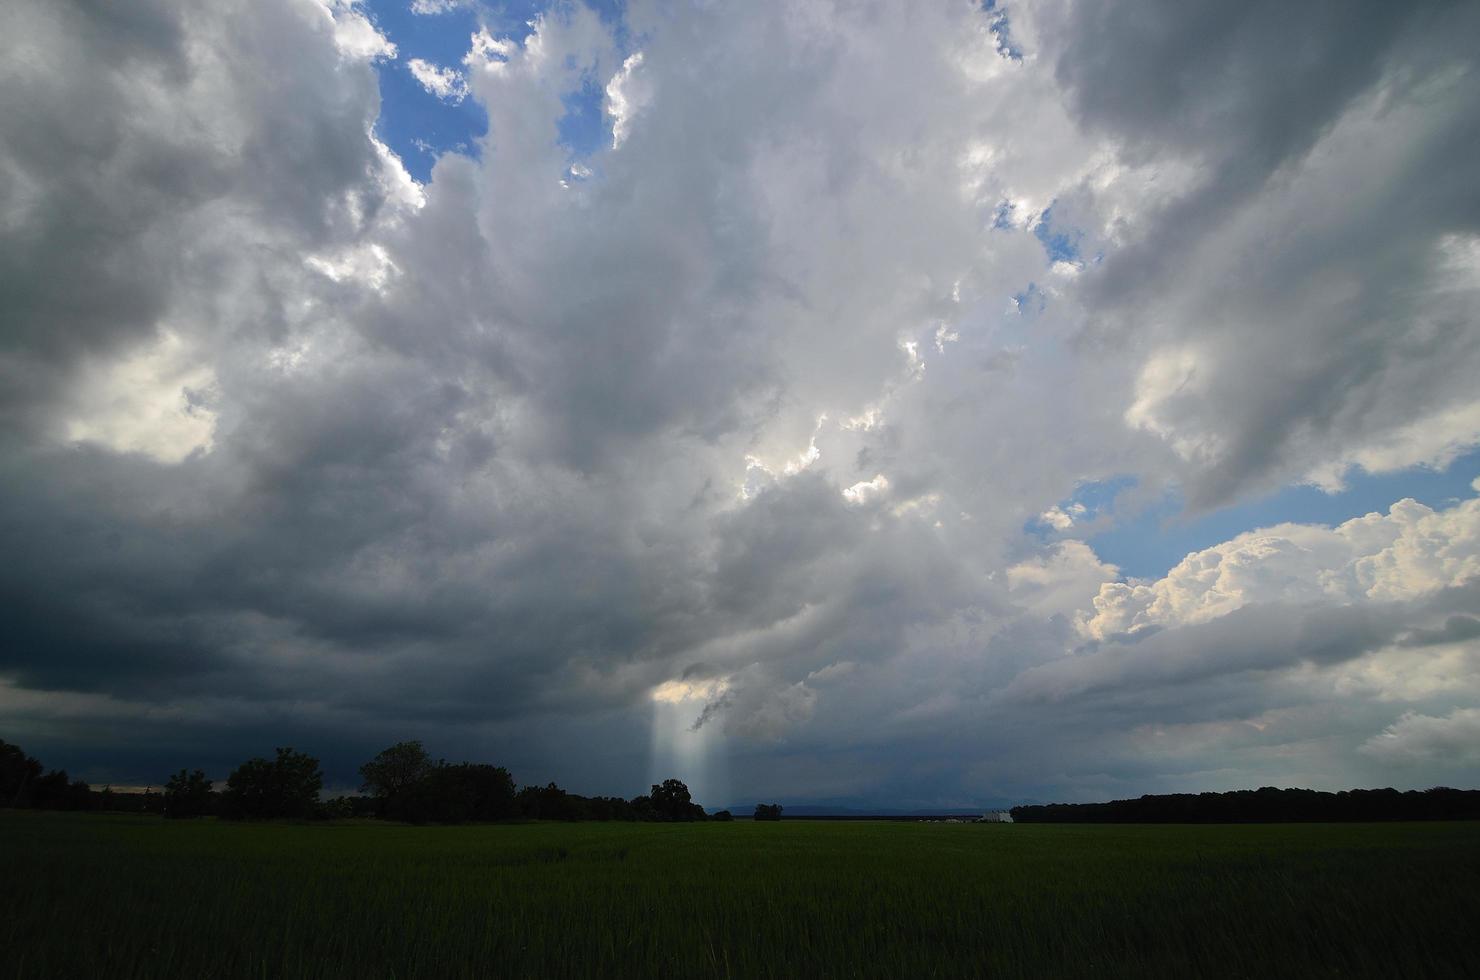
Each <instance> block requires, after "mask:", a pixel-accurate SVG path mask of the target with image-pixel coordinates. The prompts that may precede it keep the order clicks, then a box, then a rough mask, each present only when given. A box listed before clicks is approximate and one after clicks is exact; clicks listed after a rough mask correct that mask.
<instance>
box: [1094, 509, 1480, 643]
mask: <svg viewBox="0 0 1480 980" xmlns="http://www.w3.org/2000/svg"><path fill="white" fill-rule="evenodd" d="M1477 577H1480V500H1477V499H1470V500H1466V501H1464V502H1462V503H1460V504H1459V505H1457V506H1455V507H1451V508H1448V509H1445V510H1440V511H1435V510H1433V509H1432V508H1429V507H1426V506H1424V505H1423V504H1420V503H1418V502H1417V501H1415V500H1401V501H1399V502H1397V503H1395V504H1393V506H1392V507H1391V508H1390V509H1389V511H1388V513H1387V514H1376V513H1374V514H1368V515H1367V516H1365V517H1358V518H1354V519H1352V520H1350V521H1347V522H1346V523H1344V524H1339V525H1337V526H1336V527H1332V528H1328V527H1321V526H1312V525H1301V524H1284V525H1279V526H1276V527H1272V528H1262V529H1259V530H1256V531H1249V532H1247V533H1245V534H1240V535H1239V536H1237V537H1235V538H1233V539H1231V540H1229V541H1226V542H1224V543H1222V544H1219V545H1216V546H1214V547H1212V548H1208V549H1205V550H1203V551H1199V552H1196V553H1194V554H1190V555H1188V556H1187V557H1186V558H1184V559H1183V560H1182V561H1181V562H1180V563H1178V565H1177V566H1176V567H1175V568H1173V569H1172V570H1171V571H1170V572H1168V573H1167V575H1166V577H1164V578H1161V579H1158V580H1157V581H1155V582H1148V583H1139V582H1107V583H1105V584H1104V585H1103V586H1101V588H1100V591H1099V594H1098V595H1097V596H1096V597H1095V599H1094V612H1093V614H1092V615H1088V616H1086V617H1084V618H1083V619H1082V620H1081V622H1080V628H1081V629H1082V630H1083V631H1084V633H1085V634H1087V635H1088V636H1092V637H1096V638H1100V639H1104V638H1106V637H1109V636H1113V635H1115V634H1122V633H1131V632H1135V631H1137V630H1142V629H1146V628H1148V627H1153V626H1157V627H1165V626H1180V625H1183V624H1187V623H1200V622H1207V621H1208V620H1210V619H1215V618H1217V617H1219V616H1224V615H1227V614H1228V613H1230V612H1232V611H1234V610H1235V609H1239V608H1241V607H1243V606H1246V605H1249V604H1251V603H1259V602H1322V601H1324V602H1332V603H1339V604H1349V603H1352V602H1356V601H1359V600H1363V599H1373V600H1395V599H1411V598H1414V597H1417V596H1420V595H1423V594H1425V593H1428V592H1433V591H1435V590H1438V589H1443V588H1448V587H1454V586H1458V585H1462V584H1463V583H1465V582H1467V581H1469V580H1471V579H1474V578H1477Z"/></svg>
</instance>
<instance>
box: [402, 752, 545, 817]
mask: <svg viewBox="0 0 1480 980" xmlns="http://www.w3.org/2000/svg"><path fill="white" fill-rule="evenodd" d="M516 812H517V811H516V802H515V794H514V777H513V776H511V775H509V770H507V769H504V768H502V767H500V766H489V765H478V764H475V763H471V762H464V763H460V764H458V765H448V764H447V763H445V762H440V763H438V764H437V765H435V766H432V767H431V768H430V769H429V770H428V771H427V773H426V774H425V775H424V776H422V778H421V779H420V780H418V781H417V782H416V783H413V784H412V785H410V786H408V787H406V788H405V789H403V790H402V791H401V792H400V793H399V794H397V795H396V796H394V797H391V798H390V799H388V800H387V801H386V803H385V806H384V808H383V809H382V813H383V814H384V815H385V816H387V817H389V818H391V819H392V820H404V821H406V822H408V823H467V822H469V821H477V822H487V821H491V820H506V819H508V818H509V817H512V816H514V815H515V814H516Z"/></svg>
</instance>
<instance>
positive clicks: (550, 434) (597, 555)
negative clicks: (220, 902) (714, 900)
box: [0, 0, 1480, 805]
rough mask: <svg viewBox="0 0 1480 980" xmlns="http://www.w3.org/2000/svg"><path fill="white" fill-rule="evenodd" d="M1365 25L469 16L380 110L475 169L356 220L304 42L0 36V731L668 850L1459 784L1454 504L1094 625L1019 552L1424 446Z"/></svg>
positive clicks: (1110, 603)
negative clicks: (1091, 501)
mask: <svg viewBox="0 0 1480 980" xmlns="http://www.w3.org/2000/svg"><path fill="white" fill-rule="evenodd" d="M456 6H458V5H455V4H447V3H426V2H421V0H418V2H417V4H416V5H415V7H416V9H417V11H418V12H419V13H424V14H425V15H426V16H428V17H436V16H441V13H439V12H441V11H445V10H447V9H451V8H453V7H456ZM1366 7H1367V8H1370V9H1365V12H1362V11H1356V10H1354V9H1353V7H1352V5H1351V4H1343V3H1312V4H1303V5H1299V6H1298V8H1290V7H1289V6H1288V5H1281V4H1265V3H1254V4H1231V3H1217V2H1205V3H1192V4H1178V3H1170V2H1162V0H1135V2H1132V3H1128V4H1121V5H1117V8H1116V11H1115V14H1114V15H1113V16H1111V15H1110V14H1109V13H1107V12H1106V11H1105V10H1104V9H1103V8H1101V7H1100V6H1099V5H1094V4H1088V3H1068V2H1049V3H1041V4H1028V3H1023V4H1018V3H1010V2H999V3H996V4H988V5H986V9H983V8H982V7H980V6H978V5H974V4H967V3H926V4H920V3H887V2H880V3H857V4H855V3H830V2H820V0H819V2H796V0H787V2H777V3H754V4H743V5H722V4H721V5H705V4H652V3H646V2H633V3H630V4H628V5H627V7H626V9H625V10H624V11H623V12H622V13H621V15H620V17H619V18H617V19H614V18H613V17H611V16H607V17H603V16H599V15H598V14H597V13H596V12H594V11H592V10H590V9H587V8H586V7H584V6H582V5H580V4H557V5H555V6H553V7H552V8H551V9H549V10H548V11H547V12H545V13H544V14H543V15H541V16H540V17H538V18H537V19H536V20H535V21H534V22H533V24H532V26H531V28H530V29H529V30H528V31H527V32H520V33H517V34H512V35H511V34H509V33H507V31H506V30H504V28H503V27H502V26H501V23H500V22H499V21H498V20H497V19H495V18H493V17H492V15H491V14H488V15H487V16H486V17H485V19H483V20H482V22H481V26H480V28H479V30H478V32H477V33H475V34H473V35H472V36H471V37H469V38H468V41H467V45H466V51H467V55H466V58H465V60H464V61H463V62H462V63H461V64H459V65H440V66H439V65H433V64H430V63H428V62H425V61H422V62H420V63H419V64H420V67H419V68H417V67H413V69H412V70H413V71H414V72H416V73H417V74H416V77H417V78H418V79H421V80H422V83H423V84H425V85H428V86H430V89H429V90H430V91H433V92H434V93H435V94H438V95H441V96H442V97H444V98H451V97H452V94H453V93H455V95H456V98H458V99H462V100H470V101H472V102H476V103H477V104H479V105H481V106H482V107H484V108H485V109H486V111H487V115H488V123H489V126H488V132H487V135H486V136H485V137H483V138H482V140H481V142H480V144H479V145H478V146H477V147H476V148H475V149H476V152H472V151H470V152H468V153H459V152H456V151H451V150H449V151H447V152H445V153H444V154H443V155H442V156H441V157H440V159H439V160H438V161H437V163H436V164H435V166H434V168H433V169H432V172H431V179H430V180H429V181H428V182H426V183H419V182H417V181H415V180H413V179H412V177H411V176H410V175H409V174H408V173H407V171H406V169H405V168H404V167H403V166H402V163H401V161H400V160H399V159H398V158H397V157H396V155H395V153H393V152H392V151H391V150H390V149H389V148H388V147H387V146H386V145H385V144H384V143H383V142H381V140H380V138H379V137H378V136H377V128H376V124H377V119H378V117H379V115H380V113H381V103H380V95H379V88H378V83H377V72H378V71H379V70H381V68H383V67H384V66H385V65H387V64H389V63H392V62H395V61H397V59H403V57H404V56H403V55H402V53H401V52H400V51H399V49H398V47H397V45H396V43H395V39H394V38H391V37H387V36H385V35H384V34H383V33H382V31H381V29H380V28H379V26H378V25H377V23H376V21H375V18H374V16H373V12H372V11H370V10H368V9H367V8H366V7H364V6H363V5H361V4H359V3H356V2H353V0H251V2H245V0H243V2H229V0H223V2H219V3H211V4H205V5H199V4H189V3H171V2H164V0H150V2H138V3H131V4H128V5H124V6H122V7H120V6H119V5H116V4H108V3H94V2H87V0H63V2H42V0H16V2H12V3H9V4H7V6H6V9H5V12H4V13H3V14H0V297H3V303H0V381H3V383H0V419H3V429H0V488H3V493H0V551H3V554H4V556H5V560H4V562H3V563H0V601H3V608H4V609H5V610H6V614H5V624H6V627H5V630H4V637H3V641H0V727H3V731H0V734H3V735H4V737H5V738H6V739H7V740H11V741H17V742H20V743H21V744H23V745H25V746H26V748H27V749H28V750H29V751H31V752H32V753H33V754H37V755H39V756H41V757H42V758H44V759H45V760H46V761H47V762H49V763H51V764H53V765H66V766H68V767H69V768H71V769H73V770H74V771H76V772H78V773H80V774H81V775H83V776H85V777H87V778H91V779H94V780H96V781H99V782H103V781H114V782H120V783H148V782H157V781H158V780H159V779H160V778H161V777H162V776H163V775H164V774H166V773H167V772H168V771H171V770H173V769H177V768H178V767H179V766H181V765H189V766H196V765H199V766H202V767H205V768H207V769H210V770H212V772H213V775H215V774H220V773H221V772H222V771H223V770H224V767H226V766H228V765H229V764H231V763H233V762H235V761H238V760H239V759H240V758H242V757H244V756H245V755H247V754H253V753H260V752H262V751H265V750H266V749H267V748H269V747H270V746H271V745H274V744H289V743H292V744H297V745H298V746H299V747H300V748H310V749H313V750H315V751H317V752H319V753H320V754H322V755H323V757H324V759H325V762H326V768H327V769H328V771H329V774H330V777H331V782H336V783H339V784H346V785H347V784H349V783H352V782H353V781H354V777H353V773H354V768H355V766H356V765H357V764H358V763H359V762H360V761H362V760H363V758H365V757H367V753H369V752H373V751H375V750H376V749H378V748H381V747H383V746H384V745H385V744H389V743H390V742H392V741H396V740H398V739H402V738H422V739H423V740H425V741H426V742H427V743H428V745H429V747H431V748H432V749H433V750H434V751H435V752H437V753H438V754H440V755H446V756H448V757H468V758H480V759H481V758H487V759H490V760H492V761H496V762H498V763H500V764H503V765H508V766H510V767H511V768H512V769H513V770H514V772H515V775H516V777H518V778H519V779H520V780H521V781H523V782H543V781H544V780H547V779H557V780H559V781H561V782H562V783H563V784H569V785H570V786H571V788H573V789H576V790H577V791H582V792H589V793H621V794H624V795H631V794H632V793H635V792H637V791H638V790H640V789H641V788H643V787H644V786H645V785H646V783H647V781H649V780H650V779H651V778H655V777H661V776H667V775H678V776H680V777H682V778H685V779H687V780H688V781H689V782H690V784H691V785H693V786H694V787H695V788H696V791H697V793H698V795H699V798H700V799H703V800H704V802H706V803H710V804H714V805H721V804H727V803H732V802H736V801H743V800H745V799H748V798H749V796H751V795H756V794H766V795H769V796H774V797H777V798H782V797H785V798H791V799H840V800H841V799H848V800H866V801H875V802H879V801H885V800H888V801H894V802H899V803H913V804H919V805H971V804H973V803H977V802H981V801H995V800H1018V799H1025V798H1044V797H1050V796H1052V797H1054V798H1085V797H1093V796H1097V795H1103V794H1105V793H1111V792H1146V791H1151V790H1155V789H1219V788H1229V787H1234V786H1244V785H1255V784H1264V783H1268V782H1277V781H1298V782H1300V783H1301V784H1302V785H1313V786H1321V787H1325V788H1337V787H1343V786H1347V785H1354V784H1364V785H1366V784H1373V783H1382V784H1397V785H1405V786H1426V785H1430V784H1431V783H1432V782H1435V781H1452V782H1460V781H1467V780H1468V781H1473V780H1474V779H1475V778H1476V776H1477V775H1480V769H1477V765H1480V762H1477V759H1476V757H1475V755H1474V753H1469V754H1464V753H1459V754H1456V753H1452V752H1448V751H1446V750H1444V747H1445V746H1448V745H1451V744H1454V743H1456V741H1457V740H1460V739H1462V736H1463V733H1465V732H1469V731H1471V730H1473V729H1474V727H1475V718H1474V714H1475V705H1476V704H1477V703H1480V645H1477V639H1480V638H1477V635H1476V631H1475V630H1474V629H1473V628H1472V627H1473V624H1474V622H1475V617H1476V615H1477V614H1480V599H1477V594H1476V588H1477V584H1476V583H1477V582H1480V503H1477V500H1476V498H1475V497H1474V496H1469V497H1465V498H1463V499H1455V500H1452V501H1447V502H1445V503H1443V504H1442V505H1440V506H1425V505H1423V504H1420V503H1417V502H1416V501H1412V500H1398V499H1394V500H1391V501H1389V502H1390V503H1391V504H1392V506H1391V508H1388V509H1386V510H1385V512H1383V513H1374V514H1371V515H1368V516H1366V517H1360V518H1357V519H1355V520H1351V521H1347V522H1344V523H1337V522H1333V525H1334V526H1325V525H1318V524H1310V523H1304V524H1301V523H1271V525H1270V526H1268V527H1261V528H1249V529H1248V530H1247V531H1244V532H1243V533H1240V534H1237V535H1232V536H1230V537H1229V539H1228V540H1226V541H1224V542H1222V543H1220V544H1218V545H1216V546H1214V547H1211V548H1208V549H1205V550H1203V551H1200V552H1197V553H1194V554H1191V555H1189V556H1188V557H1187V559H1186V560H1185V561H1183V562H1182V563H1181V564H1179V565H1177V566H1176V567H1174V568H1172V569H1169V570H1168V572H1167V574H1166V575H1165V576H1162V577H1159V578H1154V579H1148V580H1136V579H1129V578H1127V577H1126V576H1124V575H1122V574H1121V573H1120V570H1119V569H1118V568H1116V567H1115V566H1114V565H1113V564H1111V563H1109V562H1107V561H1105V560H1102V558H1101V557H1100V556H1099V555H1098V554H1097V553H1096V552H1095V550H1094V547H1093V544H1092V542H1088V541H1087V539H1088V538H1089V537H1090V536H1091V535H1092V532H1093V530H1095V529H1097V528H1098V529H1103V527H1104V526H1105V524H1106V523H1107V522H1113V521H1114V520H1117V519H1120V517H1118V516H1117V512H1113V511H1111V510H1106V511H1105V512H1104V513H1103V514H1101V515H1098V516H1095V515H1090V514H1088V513H1087V512H1086V511H1085V509H1084V508H1083V506H1082V505H1081V506H1080V507H1079V509H1077V510H1076V509H1075V508H1074V506H1073V504H1072V503H1071V500H1072V499H1073V497H1074V495H1075V494H1076V492H1077V491H1078V490H1079V489H1080V488H1083V487H1085V486H1091V485H1103V484H1106V483H1108V482H1109V481H1113V480H1120V481H1122V485H1124V486H1127V487H1133V488H1134V489H1132V490H1127V491H1126V492H1125V494H1124V497H1125V501H1126V506H1125V508H1124V510H1123V513H1125V514H1129V513H1132V512H1133V511H1134V506H1135V505H1136V501H1140V502H1141V504H1144V503H1145V501H1148V500H1151V499H1153V498H1156V497H1157V496H1158V495H1161V494H1165V493H1169V492H1171V493H1177V494H1180V495H1181V497H1182V499H1185V501H1186V506H1187V509H1188V513H1189V514H1193V515H1195V514H1199V513H1204V512H1207V511H1209V510H1212V509H1216V508H1219V507H1226V506H1229V505H1233V504H1238V503H1240V502H1245V501H1249V500H1252V499H1256V498H1257V497H1259V495H1261V494H1264V493H1266V492H1268V491H1270V490H1273V489H1276V488H1279V487H1283V486H1289V485H1292V484H1315V485H1317V486H1320V487H1323V488H1325V489H1326V490H1329V491H1333V492H1334V491H1336V490H1337V489H1339V488H1340V487H1342V486H1343V485H1345V484H1346V483H1347V482H1349V481H1350V480H1352V479H1354V478H1356V477H1359V476H1361V475H1363V474H1375V473H1402V472H1405V471H1408V470H1410V469H1411V468H1413V467H1430V468H1443V467H1446V466H1449V465H1451V464H1454V462H1455V461H1456V460H1465V459H1469V458H1470V457H1468V456H1466V454H1467V453H1469V452H1471V451H1472V450H1473V449H1474V448H1475V447H1476V446H1477V445H1480V400H1477V394H1476V389H1475V385H1474V378H1476V377H1480V326H1477V320H1480V174H1477V171H1476V169H1475V167H1474V166H1473V159H1472V157H1473V152H1474V147H1475V146H1477V145H1480V64H1477V60H1476V57H1475V55H1474V52H1475V51H1476V50H1477V49H1480V10H1477V9H1476V8H1475V6H1474V5H1469V4H1461V3H1443V2H1434V3H1413V4H1405V5H1397V6H1394V5H1391V4H1371V5H1366ZM459 9H461V8H459ZM485 13H486V12H485ZM480 16H484V15H482V14H480ZM438 86H442V87H443V88H445V89H446V92H443V91H442V89H441V88H439V87H438ZM592 92H594V93H597V96H596V97H597V98H599V100H600V108H601V112H602V119H603V125H605V126H608V127H610V138H609V139H605V140H603V142H602V145H601V146H600V147H598V148H597V149H596V150H594V151H592V152H590V153H586V154H578V153H577V152H576V151H575V150H573V149H572V148H571V146H569V145H567V144H566V143H563V142H562V138H561V128H560V127H561V121H562V119H563V118H564V117H565V115H566V113H567V112H568V111H569V104H570V102H571V100H572V99H575V98H578V97H580V96H581V95H582V93H592ZM430 97H431V96H429V98H430ZM1462 465H1463V464H1462ZM1472 492H1480V489H1474V490H1472ZM1096 521H1098V523H1095V522H1096ZM663 767H669V768H672V767H678V768H685V767H686V768H685V771H682V772H677V771H666V770H664V771H656V770H659V769H663Z"/></svg>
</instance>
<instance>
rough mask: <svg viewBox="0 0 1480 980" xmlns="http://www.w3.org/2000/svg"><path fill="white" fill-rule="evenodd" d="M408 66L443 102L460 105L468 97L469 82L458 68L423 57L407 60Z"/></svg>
mask: <svg viewBox="0 0 1480 980" xmlns="http://www.w3.org/2000/svg"><path fill="white" fill-rule="evenodd" d="M406 68H407V70H408V71H410V72H411V76H412V77H413V78H415V79H416V80H417V82H419V83H420V84H421V87H422V88H424V89H426V90H427V91H428V92H430V93H431V94H432V95H435V96H436V97H437V98H439V99H441V100H442V101H443V102H447V103H450V104H452V105H460V104H461V103H462V100H463V99H465V98H467V95H468V86H467V82H465V81H464V80H463V77H462V74H461V73H460V72H458V71H457V70H456V69H453V68H442V67H439V66H437V65H434V64H432V63H431V62H429V61H423V60H422V59H421V58H412V59H411V60H410V61H408V62H406Z"/></svg>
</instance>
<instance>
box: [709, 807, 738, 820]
mask: <svg viewBox="0 0 1480 980" xmlns="http://www.w3.org/2000/svg"><path fill="white" fill-rule="evenodd" d="M709 819H710V820H718V821H719V822H720V823H729V822H730V821H731V820H734V819H735V815H734V814H733V813H731V812H730V811H729V810H719V811H716V812H715V813H713V814H711V815H710V817H709Z"/></svg>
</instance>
